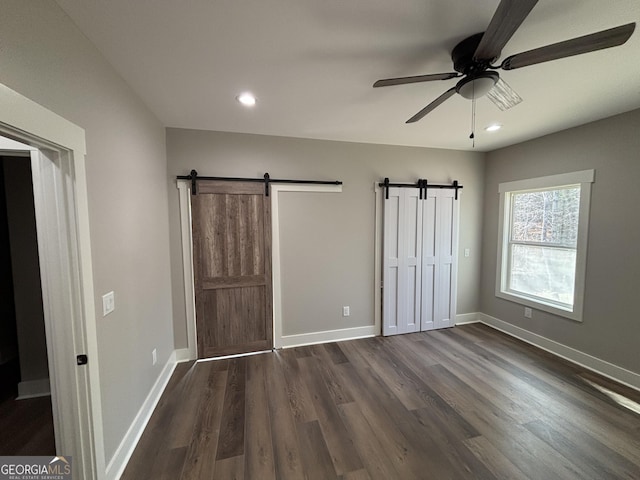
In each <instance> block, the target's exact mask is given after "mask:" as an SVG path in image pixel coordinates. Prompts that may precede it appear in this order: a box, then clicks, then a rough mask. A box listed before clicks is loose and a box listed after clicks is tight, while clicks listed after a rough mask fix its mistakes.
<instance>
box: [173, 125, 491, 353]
mask: <svg viewBox="0 0 640 480" xmlns="http://www.w3.org/2000/svg"><path fill="white" fill-rule="evenodd" d="M483 159H484V154H482V153H475V152H474V153H472V152H459V151H452V150H436V149H427V148H410V147H392V146H382V145H366V144H357V143H346V142H330V141H321V140H304V139H294V138H283V137H270V136H261V135H247V134H232V133H221V132H208V131H198V130H183V129H172V128H169V129H167V161H168V174H169V175H168V177H169V178H168V183H169V213H170V230H171V260H172V263H171V266H172V279H173V282H172V284H173V305H174V319H175V338H176V347H178V348H180V347H185V346H186V323H185V315H184V292H183V280H182V258H181V253H180V252H181V242H180V229H179V227H180V224H179V210H178V190H177V188H176V180H175V176H176V175H185V174H188V173H189V171H190V170H191V169H192V168H195V169H196V170H197V171H198V172H199V174H200V175H210V176H244V177H261V176H262V175H263V174H264V173H265V172H269V174H270V175H271V176H272V177H274V178H302V179H320V180H342V181H343V182H344V186H343V193H336V194H333V193H331V194H330V193H326V194H300V193H283V194H282V195H281V231H280V233H281V235H282V238H281V242H282V254H283V257H282V281H283V284H282V290H283V315H284V333H285V334H297V333H309V332H316V331H324V330H332V329H340V328H348V327H358V326H365V325H373V322H374V311H373V308H374V305H373V304H374V285H373V283H374V220H375V219H374V191H373V185H374V182H376V181H380V180H381V179H382V178H384V177H385V176H389V177H390V178H392V179H393V180H396V181H415V180H416V179H417V178H428V179H429V180H430V181H432V182H443V183H444V182H450V181H451V180H453V179H458V180H459V181H460V182H461V183H462V184H463V185H464V191H463V193H462V195H461V220H460V226H461V229H460V249H461V250H462V249H463V248H470V249H471V256H470V257H468V258H464V256H461V257H460V266H459V283H458V285H459V288H458V313H468V312H476V311H477V310H478V306H479V301H478V295H479V290H478V281H479V275H480V255H479V252H480V241H481V238H480V232H481V229H482V226H481V215H482V199H483V194H484V192H483V181H484V178H483V175H484V160H483ZM343 305H349V306H350V307H351V312H352V313H351V316H350V317H348V318H344V317H342V306H343Z"/></svg>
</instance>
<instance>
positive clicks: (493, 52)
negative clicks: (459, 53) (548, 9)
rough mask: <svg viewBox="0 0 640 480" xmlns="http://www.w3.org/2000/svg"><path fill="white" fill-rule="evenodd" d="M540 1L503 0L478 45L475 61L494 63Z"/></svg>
mask: <svg viewBox="0 0 640 480" xmlns="http://www.w3.org/2000/svg"><path fill="white" fill-rule="evenodd" d="M536 3H538V0H502V1H501V2H500V5H498V8H497V9H496V12H495V13H494V14H493V18H492V19H491V22H490V23H489V26H488V27H487V31H486V32H484V35H483V36H482V40H480V43H479V44H478V47H477V48H476V51H475V53H474V54H473V58H474V60H487V61H489V62H492V61H493V60H494V59H496V58H498V57H499V56H500V53H501V52H502V49H503V47H504V46H505V45H506V44H507V42H508V41H509V39H510V38H511V37H512V36H513V34H514V33H515V31H516V30H518V28H519V27H520V25H521V24H522V22H523V21H524V19H525V18H527V15H529V12H531V10H532V9H533V7H535V6H536Z"/></svg>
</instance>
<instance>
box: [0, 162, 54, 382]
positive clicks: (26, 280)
mask: <svg viewBox="0 0 640 480" xmlns="http://www.w3.org/2000/svg"><path fill="white" fill-rule="evenodd" d="M2 166H3V167H4V178H5V190H6V198H7V221H8V225H9V244H10V248H11V267H12V268H11V271H12V272H13V297H14V305H15V314H16V318H15V319H16V326H17V334H18V353H19V356H20V380H21V381H22V382H28V381H33V380H43V379H48V378H49V366H48V364H47V341H46V337H45V332H44V312H43V310H42V287H41V283H40V263H39V260H38V237H37V233H36V212H35V208H34V204H33V185H32V180H31V158H30V157H27V158H23V157H2Z"/></svg>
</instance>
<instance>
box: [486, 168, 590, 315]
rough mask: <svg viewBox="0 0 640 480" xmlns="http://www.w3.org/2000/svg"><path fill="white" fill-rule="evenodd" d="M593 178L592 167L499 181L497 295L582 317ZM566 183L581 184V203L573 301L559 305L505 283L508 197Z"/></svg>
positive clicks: (508, 222) (507, 273) (560, 313)
mask: <svg viewBox="0 0 640 480" xmlns="http://www.w3.org/2000/svg"><path fill="white" fill-rule="evenodd" d="M594 180H595V171H594V170H582V171H579V172H572V173H563V174H559V175H550V176H546V177H538V178H531V179H526V180H517V181H513V182H505V183H501V184H500V185H499V188H498V192H499V194H500V207H499V211H500V216H499V222H498V259H497V268H496V296H497V297H500V298H503V299H505V300H510V301H512V302H515V303H519V304H521V305H525V306H527V307H531V308H534V309H537V310H543V311H546V312H549V313H553V314H555V315H558V316H561V317H565V318H570V319H572V320H576V321H582V308H583V301H584V286H585V272H586V260H587V237H588V231H589V208H590V207H589V206H590V203H591V184H592V183H593V182H594ZM567 186H580V207H579V220H578V236H577V243H576V267H575V282H574V296H573V305H569V306H566V305H561V304H559V303H556V302H553V301H546V300H545V299H541V298H538V297H533V296H528V295H526V294H519V293H518V292H514V291H513V290H510V289H509V288H508V286H507V283H508V275H509V268H510V262H509V241H510V232H511V209H512V206H511V199H512V195H513V194H515V193H523V192H527V191H539V190H551V189H555V188H558V189H560V188H563V187H567Z"/></svg>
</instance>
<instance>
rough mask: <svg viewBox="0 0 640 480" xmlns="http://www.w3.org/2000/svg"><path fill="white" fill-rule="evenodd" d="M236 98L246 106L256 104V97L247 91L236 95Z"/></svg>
mask: <svg viewBox="0 0 640 480" xmlns="http://www.w3.org/2000/svg"><path fill="white" fill-rule="evenodd" d="M236 100H238V101H239V102H240V103H241V104H242V105H244V106H246V107H253V106H254V105H255V104H256V97H254V96H253V94H252V93H249V92H244V93H241V94H240V95H238V96H237V97H236Z"/></svg>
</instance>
